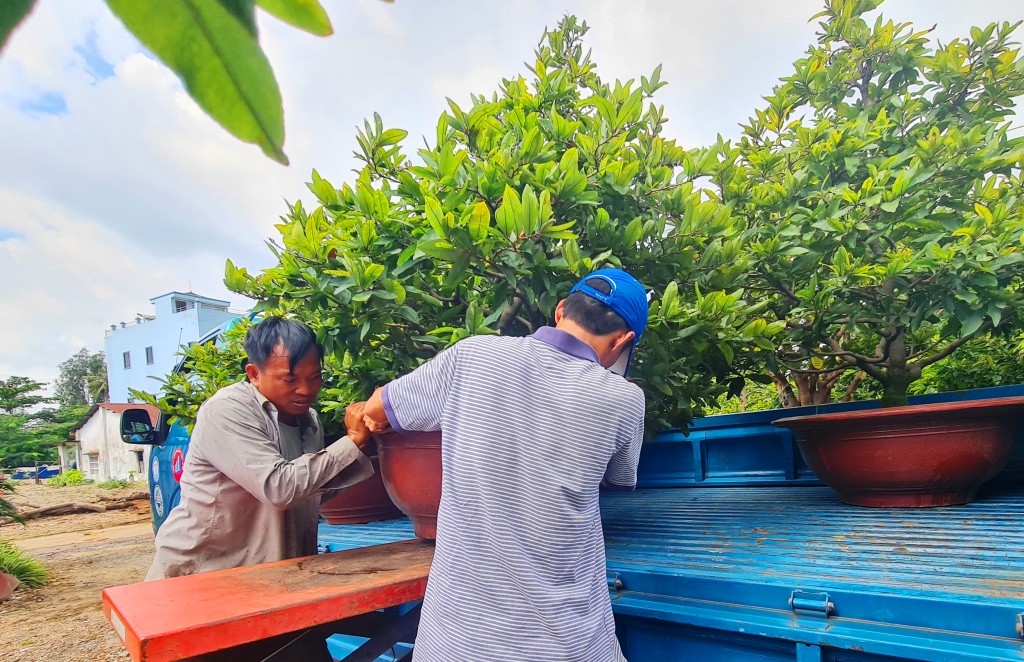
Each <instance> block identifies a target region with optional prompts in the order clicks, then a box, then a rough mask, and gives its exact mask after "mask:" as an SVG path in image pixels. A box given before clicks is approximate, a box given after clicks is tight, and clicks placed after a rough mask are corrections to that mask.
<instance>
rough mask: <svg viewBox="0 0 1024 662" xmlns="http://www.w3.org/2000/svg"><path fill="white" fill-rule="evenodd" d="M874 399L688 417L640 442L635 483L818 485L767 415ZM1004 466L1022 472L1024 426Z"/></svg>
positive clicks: (987, 394) (982, 392) (847, 406)
mask: <svg viewBox="0 0 1024 662" xmlns="http://www.w3.org/2000/svg"><path fill="white" fill-rule="evenodd" d="M1019 395H1024V385H1017V386H998V387H993V388H982V389H973V390H970V391H955V392H950V393H936V394H932V395H925V396H916V397H913V398H911V399H910V402H911V404H926V403H932V402H960V401H964V400H978V399H982V398H999V397H1012V396H1019ZM878 407H879V403H878V401H875V400H871V401H862V402H846V403H837V404H829V405H820V406H815V407H795V408H792V409H772V410H768V411H755V412H747V413H744V414H724V415H721V416H707V417H705V418H700V419H697V420H696V421H694V422H693V425H692V426H691V428H690V431H689V434H684V433H683V432H681V431H679V430H669V431H667V432H663V433H660V434H658V435H655V437H654V439H652V440H650V441H649V442H648V443H646V444H644V448H643V452H642V454H641V455H640V467H639V475H638V484H639V486H640V487H645V488H646V487H695V486H705V487H712V486H727V487H735V486H744V485H768V486H771V485H820V484H821V483H820V481H818V479H817V478H816V477H815V476H814V474H813V473H812V472H811V470H810V469H808V468H807V465H806V464H805V463H804V461H803V458H801V457H800V452H799V450H798V449H797V448H796V444H795V443H794V441H793V434H792V433H791V432H790V431H789V430H784V429H781V428H777V427H775V426H774V425H772V424H771V423H772V421H774V420H777V419H779V418H783V417H786V416H805V415H810V414H824V413H835V412H842V411H856V410H862V409H877V408H878ZM1008 470H1009V471H1012V472H1015V473H1013V475H1014V476H1016V477H1019V476H1022V475H1024V426H1021V429H1020V430H1019V432H1018V435H1017V444H1016V447H1015V451H1014V455H1013V457H1012V458H1011V460H1010V465H1009V467H1008Z"/></svg>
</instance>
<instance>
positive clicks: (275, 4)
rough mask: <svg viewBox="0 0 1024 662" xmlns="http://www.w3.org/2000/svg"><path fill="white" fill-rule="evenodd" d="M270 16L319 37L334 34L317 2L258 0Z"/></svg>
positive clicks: (311, 0)
mask: <svg viewBox="0 0 1024 662" xmlns="http://www.w3.org/2000/svg"><path fill="white" fill-rule="evenodd" d="M256 2H257V4H258V5H259V6H260V7H262V8H263V9H264V10H265V11H266V12H267V13H268V14H272V15H273V16H275V17H276V18H279V19H280V20H282V21H284V22H285V23H288V24H289V25H294V26H295V27H297V28H299V29H300V30H305V31H306V32H308V33H310V34H315V35H317V36H318V37H326V36H327V35H330V34H334V28H332V27H331V19H329V18H327V12H325V11H324V8H323V7H321V6H320V3H319V2H317V0H256Z"/></svg>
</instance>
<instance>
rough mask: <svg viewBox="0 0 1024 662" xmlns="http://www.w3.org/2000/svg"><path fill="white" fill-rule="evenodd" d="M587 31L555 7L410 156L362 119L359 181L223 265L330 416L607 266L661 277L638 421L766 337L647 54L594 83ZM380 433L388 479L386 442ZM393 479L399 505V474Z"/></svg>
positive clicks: (528, 328) (523, 318)
mask: <svg viewBox="0 0 1024 662" xmlns="http://www.w3.org/2000/svg"><path fill="white" fill-rule="evenodd" d="M586 31H587V27H586V24H581V23H579V22H577V20H576V19H575V18H573V17H566V18H565V19H563V20H562V21H561V23H560V24H559V25H558V27H557V29H555V30H551V31H547V32H546V33H545V34H544V36H543V38H542V39H541V41H540V44H539V45H538V47H537V49H536V51H535V60H534V65H533V68H532V70H531V71H530V72H529V76H530V80H527V79H526V78H525V77H522V76H517V77H514V78H510V79H506V80H503V81H502V82H501V86H500V90H499V91H498V92H497V93H495V94H493V95H491V96H474V97H473V98H472V104H471V106H470V107H468V108H465V109H464V108H462V107H461V106H459V105H458V104H456V103H455V102H453V101H449V104H448V105H449V108H448V110H447V111H445V112H444V113H442V114H441V116H440V118H439V120H438V123H437V132H436V135H435V136H433V139H432V140H431V141H428V143H432V144H428V146H427V147H424V148H422V149H420V150H419V151H418V153H417V155H416V158H415V160H413V159H411V158H410V157H408V156H407V154H406V152H405V150H404V149H403V141H404V139H405V137H406V132H405V131H402V130H399V129H393V128H385V126H384V124H383V121H382V120H381V118H380V117H379V116H374V119H373V121H372V122H367V123H366V124H365V126H364V128H363V130H362V131H360V132H359V136H358V143H359V147H360V151H359V152H358V153H357V154H356V156H357V157H358V158H359V160H360V161H361V162H362V163H363V166H362V169H361V170H360V171H359V173H358V176H357V177H356V178H355V179H354V181H352V182H349V183H345V184H342V185H341V186H340V187H338V186H335V185H334V184H332V183H330V182H329V181H328V180H327V179H325V178H323V177H322V176H321V175H320V174H319V173H317V172H315V171H314V172H313V177H312V182H311V183H310V184H309V188H310V190H311V191H312V193H313V194H314V195H315V196H316V198H317V202H318V205H317V206H315V207H313V208H307V206H306V205H303V204H301V203H299V202H296V203H295V204H293V205H291V207H290V209H289V210H288V213H287V215H285V216H284V217H282V219H281V224H280V225H278V229H279V230H280V233H281V234H280V238H279V239H276V240H274V241H272V242H270V245H271V248H272V250H273V251H274V255H275V258H276V261H277V263H276V264H275V265H274V266H272V267H270V268H268V269H265V270H263V271H262V272H260V273H249V272H248V271H247V270H246V269H244V268H239V267H236V266H235V265H234V264H232V263H231V262H230V261H229V262H228V264H227V267H226V274H225V282H226V284H227V286H228V287H229V288H230V289H232V290H234V291H236V292H239V293H241V294H244V295H246V296H248V297H251V298H253V299H255V300H256V301H257V302H259V303H258V305H257V307H258V309H260V310H265V311H273V312H274V313H281V314H287V315H294V316H296V317H298V318H301V319H302V320H303V321H305V322H307V323H308V324H310V325H311V326H312V327H313V328H315V329H316V330H317V332H318V336H319V337H320V339H321V340H322V341H323V343H324V346H325V348H326V351H327V354H328V356H329V357H330V360H329V361H328V363H327V365H328V367H329V370H330V371H331V374H330V375H329V379H328V384H327V386H326V387H325V389H324V395H323V399H322V403H323V405H324V406H323V409H324V411H325V413H326V415H328V416H330V415H331V413H332V412H335V413H337V414H338V415H339V416H340V412H341V409H342V408H343V407H344V406H345V405H346V404H347V403H348V402H350V401H353V400H358V399H363V398H366V397H367V396H368V395H369V394H370V393H371V392H372V389H373V388H374V387H376V386H379V385H381V384H383V383H385V382H387V381H388V380H390V379H393V378H395V377H396V376H399V375H401V374H403V373H405V372H407V371H409V370H411V369H413V368H415V367H416V366H417V365H419V364H420V363H422V362H423V361H425V360H428V359H430V358H431V357H432V356H434V355H435V354H437V352H439V351H441V350H442V349H444V348H445V347H446V346H448V345H450V344H452V343H454V342H457V341H458V340H460V339H461V338H464V337H466V336H469V335H472V334H510V335H526V334H529V333H531V332H533V331H535V330H536V329H537V328H539V327H541V326H543V325H545V324H550V323H552V315H553V311H554V308H555V305H556V304H557V302H558V301H559V299H560V298H562V297H564V296H566V295H567V294H568V292H569V289H570V288H571V286H572V284H573V283H575V282H576V281H577V280H578V279H579V278H580V277H581V276H583V275H585V274H587V273H588V272H590V271H591V270H593V269H596V268H599V267H602V266H621V267H623V268H625V269H627V270H631V271H633V272H634V273H636V274H637V275H638V276H640V277H641V278H642V280H643V282H644V283H645V284H646V285H647V286H648V287H650V288H652V289H653V291H654V298H653V300H652V305H651V317H650V323H649V330H648V332H647V334H645V336H644V341H643V343H642V344H641V345H640V348H639V351H638V354H637V356H636V357H635V358H634V368H633V370H632V372H631V378H633V379H635V380H636V382H637V383H638V384H639V385H640V386H642V387H643V389H644V390H645V391H646V394H647V402H648V410H649V415H648V424H649V425H648V427H649V429H651V430H656V429H661V428H665V427H668V426H671V425H676V426H680V425H686V423H687V422H688V421H689V420H690V419H691V418H692V417H693V415H694V413H695V412H699V411H700V410H701V408H702V407H703V406H704V405H705V404H706V403H707V402H709V401H710V400H711V399H713V398H714V397H716V396H717V395H719V394H721V393H723V392H725V391H728V390H730V389H733V390H738V389H739V388H740V387H741V386H742V385H743V378H742V377H741V374H742V373H743V372H745V371H746V369H747V368H749V367H750V366H753V365H756V364H758V363H760V362H762V359H761V358H759V354H763V353H765V352H768V351H770V350H772V349H774V348H775V346H776V344H777V343H776V342H775V341H774V340H772V336H773V334H775V333H778V332H780V331H781V330H782V328H783V327H784V326H785V323H784V322H782V321H773V320H770V319H765V316H766V313H767V312H768V310H767V301H765V302H756V301H750V300H748V298H747V295H746V293H745V291H744V290H743V288H742V284H743V283H742V281H743V278H744V276H745V274H746V272H747V271H748V269H747V267H746V265H745V264H744V256H745V252H744V251H743V250H742V247H741V244H740V240H741V237H740V232H739V230H740V229H741V227H742V225H741V221H742V219H741V218H740V217H739V216H737V215H736V214H735V213H734V210H733V207H732V206H731V205H729V204H724V203H723V202H722V201H721V200H720V199H718V197H717V196H716V195H713V194H709V192H708V191H706V190H704V189H703V188H702V187H701V186H700V185H699V183H698V182H699V179H700V177H701V175H702V174H703V173H704V172H705V171H706V170H707V168H708V164H709V163H711V162H712V161H714V160H715V158H716V155H715V153H714V152H712V151H703V152H700V151H696V150H694V151H687V150H684V149H683V148H682V147H680V146H679V145H677V144H676V142H675V141H673V140H671V139H668V138H666V137H665V136H664V135H663V127H664V124H665V118H664V114H663V111H662V110H661V109H660V108H658V107H656V106H654V105H653V104H650V103H649V99H650V98H651V96H652V95H653V94H654V93H655V92H656V90H657V89H658V88H660V87H661V86H662V85H664V84H665V83H663V82H662V81H661V80H660V75H659V74H660V68H659V69H656V70H655V71H654V73H653V74H652V75H651V76H650V77H649V78H648V77H641V78H640V82H639V84H637V83H636V82H635V81H628V82H625V83H622V82H616V83H614V84H608V83H605V82H603V81H602V79H601V78H600V77H599V76H598V74H597V70H596V67H595V65H594V63H593V62H592V61H591V59H590V55H589V53H588V52H585V51H584V47H583V43H582V39H583V36H584V34H585V33H586ZM395 443H398V441H396V442H395ZM403 443H406V444H412V443H421V440H414V439H412V438H411V436H407V437H406V439H405V440H404V442H403ZM385 444H386V445H387V449H385V448H384V444H382V447H381V455H382V470H383V472H384V474H385V480H386V481H387V480H388V477H389V467H390V466H391V461H392V459H394V458H395V457H396V453H397V452H398V451H397V450H392V448H394V447H393V446H392V443H391V442H385ZM421 450H422V449H421ZM434 452H435V456H436V449H435V451H434ZM395 461H397V460H395ZM435 465H436V466H439V465H437V464H436V463H435ZM417 466H418V467H419V468H420V469H421V468H422V467H423V466H424V465H423V461H422V460H421V461H420V463H419V464H418V465H417ZM417 473H418V474H420V473H422V471H419V470H418V471H417ZM432 481H433V482H432V484H433V485H434V493H432V494H427V496H426V498H427V499H428V500H429V499H434V508H435V512H436V499H437V498H438V497H439V494H438V491H439V485H440V480H439V476H435V477H434V478H433V479H432ZM389 490H390V491H391V494H392V496H393V497H394V498H395V500H396V502H398V503H399V505H402V503H403V502H404V501H405V497H404V496H401V495H399V492H400V490H401V486H400V485H394V484H390V485H389ZM426 492H429V490H426ZM421 531H429V525H424V526H423V527H421Z"/></svg>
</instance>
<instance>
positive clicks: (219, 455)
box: [146, 317, 373, 581]
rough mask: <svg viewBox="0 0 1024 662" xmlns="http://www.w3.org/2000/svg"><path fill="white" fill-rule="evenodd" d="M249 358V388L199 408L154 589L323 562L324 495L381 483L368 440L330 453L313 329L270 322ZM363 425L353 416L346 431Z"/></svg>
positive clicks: (255, 334)
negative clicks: (213, 573) (219, 573)
mask: <svg viewBox="0 0 1024 662" xmlns="http://www.w3.org/2000/svg"><path fill="white" fill-rule="evenodd" d="M245 350H246V353H247V354H248V358H249V364H248V365H247V366H246V368H245V373H246V376H247V377H248V380H247V381H243V382H239V383H237V384H232V385H231V386H226V387H224V388H222V389H221V390H220V391H218V392H217V393H216V394H214V396H213V397H211V398H210V399H209V400H207V401H206V402H205V403H204V404H203V405H202V406H201V407H200V408H199V414H198V420H197V422H196V426H195V431H194V432H193V433H192V439H191V442H190V448H189V452H188V456H187V457H186V459H185V467H184V473H183V475H182V477H181V502H180V503H179V504H178V505H177V506H176V507H175V508H174V510H172V511H171V513H170V514H169V515H168V517H167V520H166V521H165V522H164V524H163V526H161V527H160V531H159V532H158V533H157V536H156V557H155V558H154V560H153V565H152V567H151V568H150V570H149V574H148V575H146V580H147V581H148V580H153V579H163V578H166V577H177V576H179V575H191V574H195V573H198V572H206V571H209V570H223V569H227V568H235V567H238V566H245V565H253V564H256V563H265V562H268V561H279V560H283V559H289V558H296V557H300V556H309V555H312V554H316V552H317V547H316V535H317V522H318V518H319V508H320V498H319V497H320V495H321V494H322V493H323V492H325V491H326V490H332V489H341V488H344V487H348V486H349V485H353V484H355V483H358V482H360V481H362V480H365V479H366V478H369V477H370V476H371V475H373V467H372V466H371V464H370V461H369V459H368V458H367V457H366V456H365V455H363V454H362V453H361V452H360V448H361V447H362V445H363V444H364V443H366V440H367V439H368V436H367V435H365V433H363V432H362V431H360V432H359V433H356V432H353V433H352V435H351V437H352V438H350V437H349V436H346V437H342V438H341V439H340V440H338V441H337V442H335V443H334V444H332V445H331V446H328V447H327V448H324V433H323V428H321V426H320V421H319V419H318V418H317V415H316V412H315V411H313V410H312V409H310V405H312V404H313V401H314V400H315V399H316V396H317V394H318V393H319V392H320V386H321V383H322V376H321V361H322V356H323V350H322V348H321V347H320V345H319V344H318V343H317V341H316V336H315V335H314V334H313V331H312V330H311V329H310V328H309V327H308V326H306V325H305V324H302V323H301V322H296V321H293V320H286V319H284V318H281V317H270V318H267V319H266V320H264V321H262V322H260V323H259V324H256V325H255V326H253V327H252V328H251V329H250V330H249V332H248V334H247V335H246V338H245ZM361 416H362V408H361V407H350V410H349V411H346V422H348V421H349V420H350V419H352V420H356V421H358V420H359V419H360V418H361ZM359 427H360V428H361V427H362V426H361V425H360V426H359Z"/></svg>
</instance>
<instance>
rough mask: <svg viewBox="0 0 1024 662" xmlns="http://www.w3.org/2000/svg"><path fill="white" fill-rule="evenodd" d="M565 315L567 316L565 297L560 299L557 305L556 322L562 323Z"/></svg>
mask: <svg viewBox="0 0 1024 662" xmlns="http://www.w3.org/2000/svg"><path fill="white" fill-rule="evenodd" d="M563 317H565V299H562V300H561V301H559V302H558V305H557V306H555V324H559V323H561V321H562V318H563Z"/></svg>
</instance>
